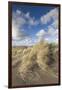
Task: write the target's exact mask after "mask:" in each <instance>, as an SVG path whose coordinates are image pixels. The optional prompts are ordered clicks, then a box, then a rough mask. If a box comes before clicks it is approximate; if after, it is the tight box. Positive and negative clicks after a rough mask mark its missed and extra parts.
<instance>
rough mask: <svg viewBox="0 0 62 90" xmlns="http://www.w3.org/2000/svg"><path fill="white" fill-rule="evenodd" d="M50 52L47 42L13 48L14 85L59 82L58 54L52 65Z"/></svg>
mask: <svg viewBox="0 0 62 90" xmlns="http://www.w3.org/2000/svg"><path fill="white" fill-rule="evenodd" d="M55 50H56V49H55ZM54 52H55V51H54ZM48 54H49V49H48V44H47V43H40V44H38V45H35V46H33V47H28V48H27V47H15V48H12V86H20V85H35V84H54V83H58V57H57V56H58V55H57V53H56V54H55V53H54V55H56V57H55V59H56V61H55V62H54V63H53V65H52V66H53V67H50V65H51V64H50V65H47V64H46V62H50V61H48V60H49V57H47V56H48Z"/></svg>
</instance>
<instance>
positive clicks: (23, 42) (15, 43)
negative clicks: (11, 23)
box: [12, 37, 37, 46]
mask: <svg viewBox="0 0 62 90" xmlns="http://www.w3.org/2000/svg"><path fill="white" fill-rule="evenodd" d="M35 43H37V41H36V39H33V38H30V37H26V38H25V39H23V40H21V41H20V40H19V41H16V40H13V41H12V45H13V46H31V45H34V44H35Z"/></svg>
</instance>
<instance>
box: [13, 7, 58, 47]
mask: <svg viewBox="0 0 62 90" xmlns="http://www.w3.org/2000/svg"><path fill="white" fill-rule="evenodd" d="M50 22H51V23H50ZM48 23H49V24H48ZM25 25H26V26H27V27H26V29H27V28H29V27H33V26H35V27H36V26H38V25H46V26H45V28H47V29H46V30H45V28H42V27H41V26H40V27H41V29H40V30H38V32H37V33H35V34H34V37H31V36H30V35H28V34H27V33H26V32H25V28H24V26H25ZM38 27H39V26H38ZM37 29H38V28H37ZM33 31H34V29H33ZM30 34H31V33H30ZM12 39H13V40H12V44H13V45H18V46H19V45H29V46H30V45H34V44H35V43H37V42H39V41H42V40H46V41H48V42H56V43H57V42H58V8H55V9H52V10H50V11H49V12H47V14H45V15H43V16H41V17H39V19H38V20H36V19H35V17H34V16H31V15H30V12H26V13H24V12H22V11H21V10H18V9H17V10H16V11H15V12H13V13H12Z"/></svg>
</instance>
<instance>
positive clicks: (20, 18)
mask: <svg viewBox="0 0 62 90" xmlns="http://www.w3.org/2000/svg"><path fill="white" fill-rule="evenodd" d="M25 24H27V27H29V26H33V25H37V24H38V22H37V21H36V20H35V19H34V17H31V16H30V13H29V12H27V13H23V12H22V11H20V10H18V9H17V10H16V12H13V14H12V38H13V39H15V40H18V39H20V40H21V39H25V38H26V37H28V35H27V34H26V33H25V32H24V28H23V25H25ZM28 38H30V37H28Z"/></svg>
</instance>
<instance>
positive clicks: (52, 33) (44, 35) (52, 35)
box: [36, 27, 58, 42]
mask: <svg viewBox="0 0 62 90" xmlns="http://www.w3.org/2000/svg"><path fill="white" fill-rule="evenodd" d="M36 36H37V41H38V42H39V41H42V40H45V41H48V42H57V41H58V29H56V30H54V28H52V27H50V28H48V31H45V30H43V29H42V30H40V31H39V32H37V34H36Z"/></svg>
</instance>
